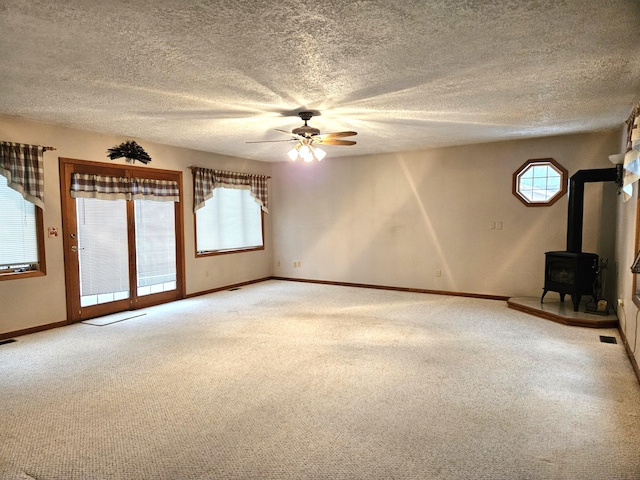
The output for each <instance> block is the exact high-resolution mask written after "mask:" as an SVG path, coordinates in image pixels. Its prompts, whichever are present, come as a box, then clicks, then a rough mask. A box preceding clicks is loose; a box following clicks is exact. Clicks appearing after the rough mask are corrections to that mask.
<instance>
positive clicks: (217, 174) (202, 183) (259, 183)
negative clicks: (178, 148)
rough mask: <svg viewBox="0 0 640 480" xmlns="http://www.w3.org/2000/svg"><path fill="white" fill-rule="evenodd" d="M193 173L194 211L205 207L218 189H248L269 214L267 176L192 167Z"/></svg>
mask: <svg viewBox="0 0 640 480" xmlns="http://www.w3.org/2000/svg"><path fill="white" fill-rule="evenodd" d="M191 171H192V172H193V180H194V182H193V184H194V192H193V211H194V212H195V211H196V210H198V209H199V208H202V207H203V206H204V202H206V201H207V200H209V199H210V198H211V197H212V196H213V190H214V189H215V188H217V187H227V188H246V189H249V190H250V191H251V195H252V196H253V198H254V199H255V200H256V202H258V204H259V205H260V207H261V208H262V210H263V211H264V212H266V213H269V192H268V190H267V180H268V179H269V177H267V176H265V175H253V174H250V173H239V172H227V171H224V170H211V169H209V168H201V167H192V168H191Z"/></svg>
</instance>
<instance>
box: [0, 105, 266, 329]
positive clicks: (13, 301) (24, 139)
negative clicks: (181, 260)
mask: <svg viewBox="0 0 640 480" xmlns="http://www.w3.org/2000/svg"><path fill="white" fill-rule="evenodd" d="M129 139H130V138H124V137H117V136H112V135H104V134H99V133H94V132H89V131H82V130H76V129H71V128H64V127H60V126H55V125H49V124H45V123H39V122H32V121H27V120H23V119H18V118H15V117H8V116H0V140H3V141H9V142H19V143H27V144H36V145H43V146H53V147H56V148H57V150H56V151H53V152H46V153H45V155H44V164H45V211H44V225H45V230H46V227H57V228H58V230H59V231H62V217H61V201H60V180H59V172H58V157H66V158H75V159H80V160H90V161H98V162H105V163H114V164H124V163H126V162H125V160H124V159H118V160H114V161H112V160H109V159H108V158H107V155H106V154H107V149H108V148H111V147H113V146H115V145H118V144H120V143H122V142H123V141H125V140H129ZM137 141H138V143H139V144H140V145H141V146H142V147H143V148H144V149H145V150H146V151H147V153H149V155H150V156H151V158H152V159H153V160H152V162H151V163H149V164H148V167H149V168H158V169H167V170H179V171H182V176H183V178H182V180H183V194H184V205H183V208H184V220H185V232H184V238H185V270H186V285H185V292H186V294H193V293H197V292H202V291H207V290H211V289H214V288H218V287H222V286H226V285H232V284H235V283H241V282H245V281H250V280H255V279H259V278H264V277H268V276H270V275H271V274H272V264H273V258H272V242H271V215H265V250H264V251H256V252H246V253H237V254H229V255H222V256H216V257H206V258H198V259H196V258H195V246H194V245H195V244H194V224H193V213H192V212H193V187H192V176H191V171H190V170H189V168H188V167H189V166H191V165H196V166H200V167H206V168H217V169H223V170H232V171H239V172H247V173H255V174H262V175H270V174H271V164H269V163H265V162H256V161H252V160H245V159H240V158H232V157H224V156H220V155H214V154H210V153H204V152H198V151H195V150H188V149H184V148H177V147H171V146H167V145H160V144H154V143H152V142H146V141H142V140H137ZM136 165H141V164H139V163H136ZM62 235H64V232H62V234H61V235H60V236H58V237H57V238H45V252H46V262H47V275H46V276H44V277H35V278H25V279H19V280H4V281H0V333H4V332H13V331H17V330H22V329H28V328H32V327H36V326H40V325H46V324H50V323H57V322H62V321H66V306H65V278H64V258H63V248H62ZM207 271H208V272H209V276H205V273H206V272H207Z"/></svg>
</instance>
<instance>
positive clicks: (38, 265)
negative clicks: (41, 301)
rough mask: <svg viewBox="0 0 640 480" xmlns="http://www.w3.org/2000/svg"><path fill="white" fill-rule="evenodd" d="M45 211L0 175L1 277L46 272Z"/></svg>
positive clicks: (34, 274)
mask: <svg viewBox="0 0 640 480" xmlns="http://www.w3.org/2000/svg"><path fill="white" fill-rule="evenodd" d="M42 223H43V222H42V210H41V209H40V208H38V207H36V206H35V205H34V204H33V203H31V202H28V201H27V200H25V199H24V198H23V196H22V195H21V194H20V193H19V192H17V191H15V190H14V189H12V188H10V187H9V186H8V185H7V179H6V178H5V177H3V176H0V226H1V228H0V279H2V280H6V279H9V278H21V277H29V276H36V275H44V274H45V264H44V236H43V228H42Z"/></svg>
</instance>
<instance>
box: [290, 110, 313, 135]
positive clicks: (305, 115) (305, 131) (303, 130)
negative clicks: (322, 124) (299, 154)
mask: <svg viewBox="0 0 640 480" xmlns="http://www.w3.org/2000/svg"><path fill="white" fill-rule="evenodd" d="M298 116H299V117H300V118H301V119H302V120H304V125H303V126H302V127H298V128H294V129H293V130H292V133H294V134H295V135H302V136H303V137H312V136H313V135H320V130H318V129H317V128H313V127H310V126H309V125H307V122H308V121H309V120H311V117H313V112H308V111H304V112H298Z"/></svg>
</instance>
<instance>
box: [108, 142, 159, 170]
mask: <svg viewBox="0 0 640 480" xmlns="http://www.w3.org/2000/svg"><path fill="white" fill-rule="evenodd" d="M107 152H108V156H109V158H110V159H111V160H115V159H116V158H122V157H124V158H126V159H127V162H130V163H134V162H135V161H136V160H138V161H139V162H142V163H144V164H145V165H146V164H147V163H149V162H150V161H151V157H150V156H149V154H148V153H147V152H145V151H144V148H142V147H141V146H140V145H138V144H137V143H136V142H134V141H133V140H129V141H128V142H123V143H121V144H120V145H118V146H116V147H113V148H110V149H108V150H107Z"/></svg>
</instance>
